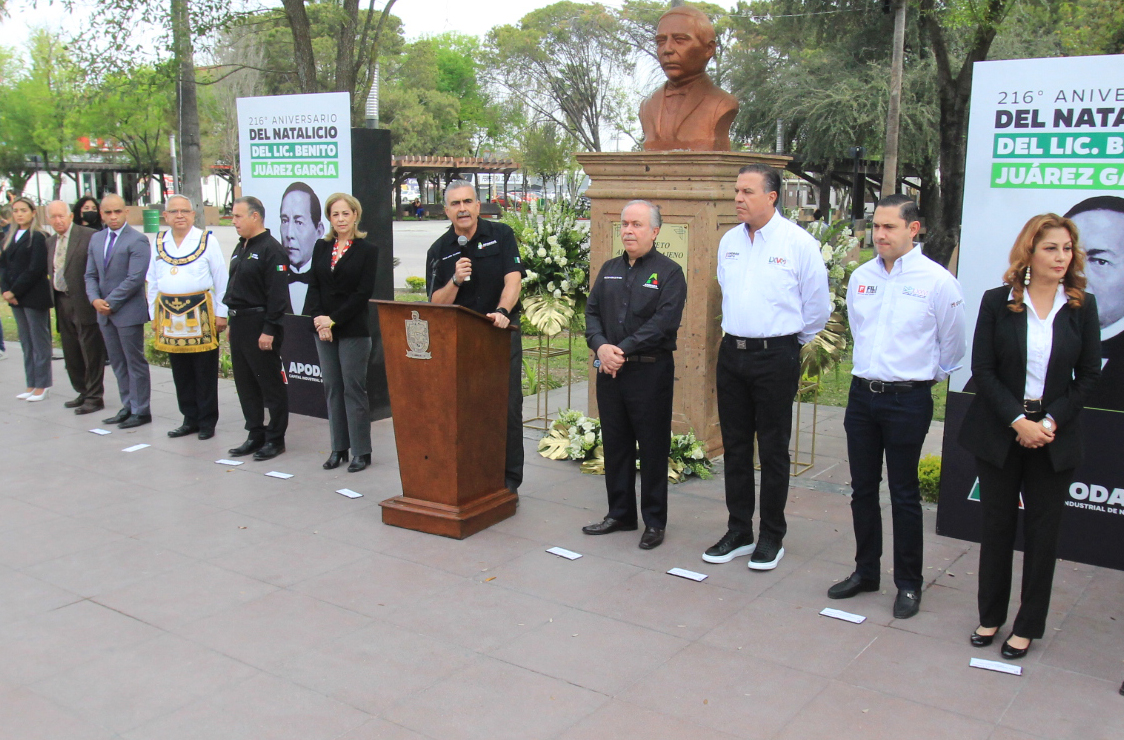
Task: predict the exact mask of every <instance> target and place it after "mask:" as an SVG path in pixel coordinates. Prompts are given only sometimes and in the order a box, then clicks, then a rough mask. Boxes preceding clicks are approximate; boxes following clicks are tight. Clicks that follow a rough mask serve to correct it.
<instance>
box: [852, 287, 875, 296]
mask: <svg viewBox="0 0 1124 740" xmlns="http://www.w3.org/2000/svg"><path fill="white" fill-rule="evenodd" d="M856 292H858V293H859V294H860V295H874V294H875V293H877V292H878V286H877V285H860V286H859V289H858V291H856Z"/></svg>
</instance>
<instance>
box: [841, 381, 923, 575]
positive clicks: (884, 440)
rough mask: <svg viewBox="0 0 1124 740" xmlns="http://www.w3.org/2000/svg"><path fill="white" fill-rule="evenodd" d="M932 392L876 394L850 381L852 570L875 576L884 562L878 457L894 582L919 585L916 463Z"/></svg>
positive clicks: (919, 517)
mask: <svg viewBox="0 0 1124 740" xmlns="http://www.w3.org/2000/svg"><path fill="white" fill-rule="evenodd" d="M932 420H933V394H932V392H931V391H930V389H929V388H928V387H927V386H922V387H919V388H913V389H912V390H908V391H905V392H902V393H874V392H872V391H871V390H870V388H869V387H868V386H867V385H866V384H864V383H862V382H861V381H859V380H858V379H857V378H853V379H852V380H851V393H850V395H849V397H848V398H847V411H846V414H845V415H844V417H843V428H844V429H846V430H847V458H848V460H849V461H850V465H851V490H852V493H851V519H852V521H853V522H854V526H855V571H856V572H857V573H858V574H859V575H860V576H862V577H863V578H868V579H871V580H875V581H877V580H879V574H880V572H881V567H882V566H881V561H882V506H881V502H880V501H879V496H878V489H879V487H880V486H881V484H882V456H883V455H885V456H886V472H887V474H888V478H889V484H890V512H891V518H892V519H893V522H894V585H895V586H897V587H898V588H899V589H909V590H913V591H919V590H920V589H921V584H922V581H923V578H922V561H923V557H924V547H925V544H924V523H923V519H922V514H921V485H920V483H919V482H918V480H917V464H918V462H919V461H920V460H921V447H922V445H923V444H924V443H925V435H926V434H928V432H929V424H930V423H931V422H932Z"/></svg>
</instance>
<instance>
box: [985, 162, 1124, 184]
mask: <svg viewBox="0 0 1124 740" xmlns="http://www.w3.org/2000/svg"><path fill="white" fill-rule="evenodd" d="M991 187H993V188H1015V189H1020V188H1021V189H1024V190H1104V189H1106V188H1120V189H1124V165H1121V164H1113V163H1110V162H1050V163H1049V164H1039V163H1038V162H1034V163H1021V162H992V164H991Z"/></svg>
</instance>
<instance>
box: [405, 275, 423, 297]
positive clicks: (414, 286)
mask: <svg viewBox="0 0 1124 740" xmlns="http://www.w3.org/2000/svg"><path fill="white" fill-rule="evenodd" d="M406 285H408V286H409V287H410V290H412V291H414V292H415V293H422V292H424V291H425V278H423V277H418V276H417V275H411V276H410V277H408V278H406Z"/></svg>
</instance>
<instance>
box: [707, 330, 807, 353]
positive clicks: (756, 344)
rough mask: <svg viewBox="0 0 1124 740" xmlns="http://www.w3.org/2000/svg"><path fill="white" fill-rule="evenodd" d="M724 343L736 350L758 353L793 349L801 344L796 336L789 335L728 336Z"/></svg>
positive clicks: (723, 339)
mask: <svg viewBox="0 0 1124 740" xmlns="http://www.w3.org/2000/svg"><path fill="white" fill-rule="evenodd" d="M722 341H723V342H725V343H726V344H728V345H729V346H731V347H733V348H734V349H744V350H748V351H750V352H756V351H759V350H763V349H769V348H770V347H791V346H793V345H798V344H800V342H799V341H797V339H796V335H795V334H789V335H788V336H784V337H765V338H763V339H762V338H760V337H759V338H756V339H755V338H753V337H735V336H734V335H733V334H727V335H726V336H724V337H722Z"/></svg>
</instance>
